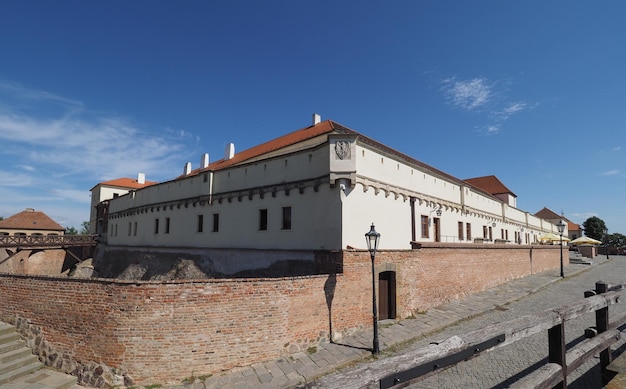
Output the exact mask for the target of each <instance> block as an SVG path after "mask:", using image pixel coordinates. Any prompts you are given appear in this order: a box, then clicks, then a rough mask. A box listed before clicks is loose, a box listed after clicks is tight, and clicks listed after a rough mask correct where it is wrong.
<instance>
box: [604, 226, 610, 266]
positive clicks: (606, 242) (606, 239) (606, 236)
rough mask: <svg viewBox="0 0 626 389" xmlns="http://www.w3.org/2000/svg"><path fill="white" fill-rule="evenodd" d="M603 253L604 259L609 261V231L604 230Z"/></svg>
mask: <svg viewBox="0 0 626 389" xmlns="http://www.w3.org/2000/svg"><path fill="white" fill-rule="evenodd" d="M604 252H605V253H606V259H609V229H608V228H605V229H604Z"/></svg>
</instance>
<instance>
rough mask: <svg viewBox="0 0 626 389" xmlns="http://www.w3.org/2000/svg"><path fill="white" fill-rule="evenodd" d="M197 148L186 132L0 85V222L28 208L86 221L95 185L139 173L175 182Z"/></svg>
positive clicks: (72, 221) (2, 83) (196, 139)
mask: <svg viewBox="0 0 626 389" xmlns="http://www.w3.org/2000/svg"><path fill="white" fill-rule="evenodd" d="M197 142H198V138H197V136H194V135H193V134H191V133H189V132H188V131H184V130H175V129H171V128H163V129H160V130H157V131H155V130H154V129H150V130H147V129H145V128H142V126H141V125H138V124H136V123H133V122H132V121H131V120H128V119H125V118H122V117H119V116H117V115H110V114H106V113H102V112H95V111H92V110H89V109H87V108H85V107H84V104H82V103H81V102H79V101H75V100H73V99H70V98H64V97H62V96H59V95H56V94H54V93H48V92H45V91H38V90H32V89H28V88H25V87H21V86H19V85H15V84H11V83H6V82H2V81H0V144H2V147H0V198H2V199H3V202H2V204H0V215H1V216H9V215H11V214H13V213H16V212H18V211H20V210H22V209H23V208H26V207H33V208H37V209H41V208H46V209H44V211H46V210H47V209H54V210H56V211H55V212H57V213H58V214H60V215H62V214H65V215H67V216H68V217H69V216H70V214H71V215H72V217H76V216H75V215H77V214H83V215H84V214H86V215H87V216H86V217H85V216H83V217H80V219H82V220H85V219H86V218H88V215H89V205H88V204H89V201H90V200H89V189H91V188H92V187H93V186H94V185H96V184H97V183H98V182H100V181H103V180H108V179H113V178H118V177H135V176H136V175H137V173H139V172H141V173H146V175H147V178H148V179H150V180H154V181H162V180H165V179H170V178H173V177H175V176H177V175H178V174H179V170H180V169H179V168H182V165H183V163H182V162H181V161H186V160H187V159H188V154H189V149H193V148H194V147H195V146H196V144H197ZM51 216H52V215H51ZM80 219H79V220H69V221H68V223H69V222H71V223H72V224H74V225H76V224H80V222H81V221H82V220H80Z"/></svg>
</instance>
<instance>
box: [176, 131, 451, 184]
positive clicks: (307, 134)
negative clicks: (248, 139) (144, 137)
mask: <svg viewBox="0 0 626 389" xmlns="http://www.w3.org/2000/svg"><path fill="white" fill-rule="evenodd" d="M330 133H339V134H352V135H357V136H358V137H359V139H360V141H361V142H363V143H366V144H369V145H371V146H374V147H376V148H378V149H380V150H384V151H385V152H386V153H389V154H392V155H394V156H396V157H399V158H400V159H401V160H404V161H406V162H408V163H410V164H413V165H417V166H420V167H422V168H424V169H426V170H427V171H430V172H432V173H434V174H436V175H439V176H442V177H445V178H447V179H449V180H451V181H452V182H456V183H457V184H458V185H462V184H463V182H462V181H461V180H459V179H458V178H456V177H454V176H451V175H449V174H447V173H445V172H443V171H441V170H439V169H436V168H434V167H432V166H430V165H427V164H425V163H423V162H421V161H418V160H416V159H414V158H411V157H409V156H407V155H406V154H402V153H400V152H399V151H396V150H394V149H392V148H390V147H388V146H385V145H383V144H382V143H379V142H377V141H375V140H373V139H371V138H368V137H366V136H365V135H363V134H360V133H358V132H356V131H354V130H351V129H349V128H347V127H345V126H343V125H341V124H339V123H337V122H335V121H332V120H325V121H323V122H320V123H319V124H316V125H312V126H309V127H305V128H302V129H299V130H296V131H294V132H291V133H289V134H286V135H283V136H281V137H278V138H276V139H273V140H270V141H268V142H265V143H262V144H260V145H257V146H254V147H251V148H249V149H247V150H244V151H242V152H240V153H237V154H235V155H234V156H233V158H231V159H220V160H218V161H215V162H213V163H211V164H209V166H208V167H206V168H204V169H195V170H193V171H191V173H189V174H188V175H182V176H179V177H178V178H182V177H189V176H193V175H197V174H199V173H200V172H202V171H216V170H221V169H225V168H228V167H231V166H234V165H237V164H240V163H244V162H246V161H248V160H251V159H254V158H257V157H259V156H261V155H263V154H267V153H270V152H273V151H277V150H280V149H282V148H285V147H288V146H292V145H294V144H296V143H299V142H303V141H306V140H309V139H312V138H315V137H317V136H320V135H325V134H330Z"/></svg>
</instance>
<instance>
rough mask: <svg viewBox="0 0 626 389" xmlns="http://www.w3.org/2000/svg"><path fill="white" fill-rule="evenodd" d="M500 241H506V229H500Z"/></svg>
mask: <svg viewBox="0 0 626 389" xmlns="http://www.w3.org/2000/svg"><path fill="white" fill-rule="evenodd" d="M500 239H504V228H501V229H500Z"/></svg>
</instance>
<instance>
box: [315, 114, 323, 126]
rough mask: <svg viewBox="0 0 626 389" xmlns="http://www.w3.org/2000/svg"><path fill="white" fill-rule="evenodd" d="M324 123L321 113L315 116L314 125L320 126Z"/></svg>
mask: <svg viewBox="0 0 626 389" xmlns="http://www.w3.org/2000/svg"><path fill="white" fill-rule="evenodd" d="M321 122H322V116H321V115H320V114H319V113H314V114H313V125H314V126H315V125H318V124H320V123H321Z"/></svg>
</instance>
